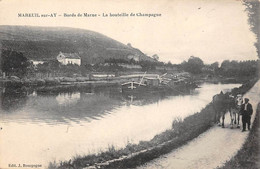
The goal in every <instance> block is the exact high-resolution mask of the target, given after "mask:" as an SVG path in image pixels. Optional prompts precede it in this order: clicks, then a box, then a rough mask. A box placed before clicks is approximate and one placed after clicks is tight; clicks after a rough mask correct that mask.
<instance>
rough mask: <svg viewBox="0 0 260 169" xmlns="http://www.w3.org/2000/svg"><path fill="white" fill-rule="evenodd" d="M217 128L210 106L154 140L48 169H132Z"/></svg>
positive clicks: (246, 86) (240, 89) (253, 82)
mask: <svg viewBox="0 0 260 169" xmlns="http://www.w3.org/2000/svg"><path fill="white" fill-rule="evenodd" d="M256 81H257V79H255V80H253V81H251V82H250V83H247V84H245V85H243V86H241V87H240V88H236V89H234V90H232V93H236V92H239V93H242V94H243V93H245V92H246V91H248V90H249V89H250V88H251V87H252V86H253V85H254V84H255V82H256ZM212 125H214V113H213V107H212V104H209V105H207V106H206V107H205V108H204V109H203V110H202V111H201V112H200V113H195V114H194V115H192V116H189V117H187V118H185V119H184V120H179V119H176V120H175V121H174V122H173V128H172V129H170V130H167V131H165V132H163V133H161V134H159V135H157V136H155V137H154V138H153V139H152V140H151V141H143V142H140V143H139V144H128V145H127V146H126V147H125V148H124V149H120V150H116V148H115V147H113V146H111V147H110V149H109V151H107V152H101V153H99V154H95V155H89V156H86V157H77V158H75V159H74V160H73V161H71V160H70V161H68V162H61V163H60V164H57V163H50V165H49V168H84V167H87V168H95V167H96V168H132V167H135V166H138V165H140V164H142V163H144V162H147V161H150V160H152V159H154V158H157V157H159V156H160V155H162V154H165V153H167V152H170V151H171V150H173V149H175V148H177V147H179V146H181V145H183V144H185V143H187V142H188V141H189V140H192V139H193V138H196V137H197V136H198V135H200V134H201V133H203V132H204V131H206V130H207V129H209V128H210V127H211V126H212Z"/></svg>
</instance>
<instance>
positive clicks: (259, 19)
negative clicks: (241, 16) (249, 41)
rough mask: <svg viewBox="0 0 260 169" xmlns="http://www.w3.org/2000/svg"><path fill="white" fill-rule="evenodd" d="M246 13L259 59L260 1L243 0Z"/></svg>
mask: <svg viewBox="0 0 260 169" xmlns="http://www.w3.org/2000/svg"><path fill="white" fill-rule="evenodd" d="M243 1H244V5H245V6H246V11H247V12H248V23H249V25H250V29H251V31H252V32H253V33H255V35H256V40H257V41H256V42H255V47H256V51H257V54H258V57H259V58H260V1H259V0H243Z"/></svg>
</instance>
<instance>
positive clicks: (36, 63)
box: [30, 60, 44, 66]
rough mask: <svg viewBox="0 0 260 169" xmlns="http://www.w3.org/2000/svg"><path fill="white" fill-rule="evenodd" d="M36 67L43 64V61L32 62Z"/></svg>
mask: <svg viewBox="0 0 260 169" xmlns="http://www.w3.org/2000/svg"><path fill="white" fill-rule="evenodd" d="M30 61H31V62H32V64H33V65H34V66H37V65H38V64H43V63H44V61H43V60H30Z"/></svg>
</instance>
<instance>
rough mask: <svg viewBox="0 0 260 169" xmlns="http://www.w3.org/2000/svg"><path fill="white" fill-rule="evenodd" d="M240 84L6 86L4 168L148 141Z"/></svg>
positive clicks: (1, 122)
mask: <svg viewBox="0 0 260 169" xmlns="http://www.w3.org/2000/svg"><path fill="white" fill-rule="evenodd" d="M238 86H239V84H225V85H222V84H203V85H202V86H201V88H198V89H196V90H194V91H190V92H189V93H186V95H184V94H180V93H179V94H174V95H169V94H153V95H151V94H149V93H148V94H141V95H139V96H138V95H122V93H121V92H120V87H118V86H107V87H102V86H93V85H92V86H91V85H90V86H78V87H76V88H72V87H70V86H66V87H59V88H57V90H55V89H54V88H51V87H48V88H39V89H35V90H29V91H28V90H24V89H23V90H22V89H21V91H19V90H16V91H14V90H12V89H10V88H5V89H4V91H2V92H0V93H1V95H0V98H1V108H0V126H1V127H3V130H1V131H0V140H1V144H0V150H1V151H0V156H1V158H2V157H4V158H3V160H2V159H1V160H2V161H0V168H1V167H2V168H5V167H6V165H7V164H8V163H40V164H43V165H47V164H48V162H49V161H53V160H56V161H59V160H68V159H70V158H71V157H73V156H75V155H84V154H88V153H96V152H98V151H100V150H106V149H107V147H108V146H109V145H115V146H116V147H118V148H121V147H124V146H125V145H126V144H127V142H128V141H130V142H133V143H138V142H139V141H140V140H149V139H151V138H152V137H154V136H155V135H156V134H158V133H160V132H162V131H164V130H166V129H168V128H169V127H171V123H172V121H173V119H174V118H176V117H182V118H184V117H186V116H188V115H191V114H193V113H196V112H198V111H200V110H201V109H202V108H203V107H205V105H206V104H208V103H209V102H210V101H211V99H212V96H213V95H214V94H216V93H219V92H220V91H221V90H229V89H231V88H234V87H238ZM3 138H4V139H3ZM28 138H30V139H28ZM10 147H11V148H10ZM12 147H14V148H12ZM8 157H12V159H8ZM4 162H5V163H7V164H5V163H4Z"/></svg>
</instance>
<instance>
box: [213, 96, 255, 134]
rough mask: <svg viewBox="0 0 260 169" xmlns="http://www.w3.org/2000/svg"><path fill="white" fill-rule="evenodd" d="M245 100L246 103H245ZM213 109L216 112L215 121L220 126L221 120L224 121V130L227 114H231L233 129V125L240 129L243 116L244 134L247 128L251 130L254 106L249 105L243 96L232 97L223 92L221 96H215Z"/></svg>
mask: <svg viewBox="0 0 260 169" xmlns="http://www.w3.org/2000/svg"><path fill="white" fill-rule="evenodd" d="M243 100H244V101H243ZM212 103H213V108H214V110H215V113H216V114H215V121H216V122H218V124H219V125H221V123H220V119H222V127H223V128H224V127H225V126H224V120H225V113H226V112H230V116H231V123H230V124H231V128H233V123H234V124H237V127H238V128H239V127H240V126H239V121H240V116H242V124H243V129H242V132H244V131H246V127H247V128H248V130H250V124H251V116H252V114H253V108H252V105H251V104H250V103H249V99H248V98H245V99H243V96H242V95H241V94H238V95H237V96H236V97H234V96H232V95H230V94H229V93H226V94H224V93H223V92H222V91H221V92H220V94H217V95H215V96H213V101H212Z"/></svg>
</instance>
